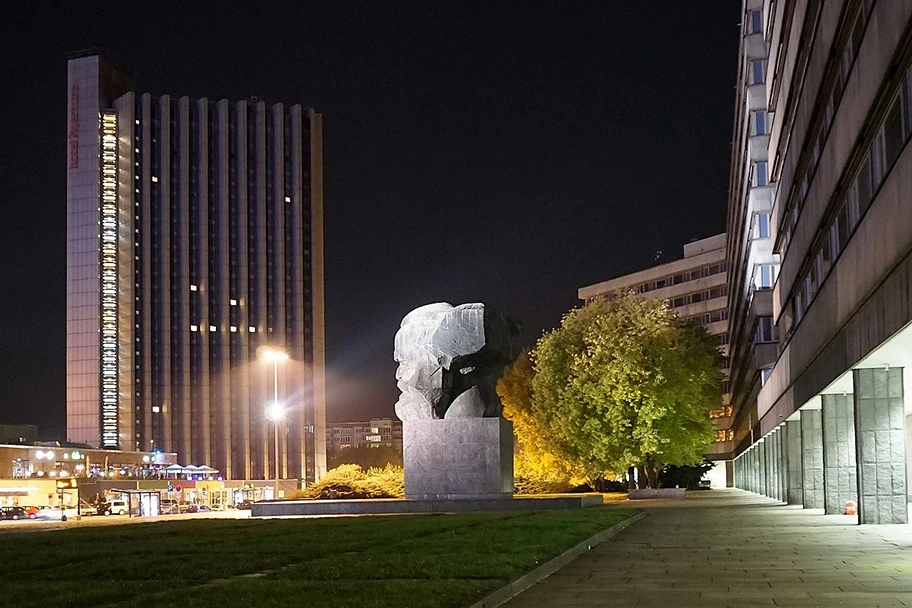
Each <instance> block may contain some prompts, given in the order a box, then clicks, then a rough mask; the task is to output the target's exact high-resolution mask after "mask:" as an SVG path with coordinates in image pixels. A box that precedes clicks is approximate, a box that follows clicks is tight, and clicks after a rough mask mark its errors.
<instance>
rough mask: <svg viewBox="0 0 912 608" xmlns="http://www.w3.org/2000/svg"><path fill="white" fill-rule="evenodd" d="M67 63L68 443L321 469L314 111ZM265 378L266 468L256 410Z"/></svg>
mask: <svg viewBox="0 0 912 608" xmlns="http://www.w3.org/2000/svg"><path fill="white" fill-rule="evenodd" d="M132 89H133V87H132V82H131V79H130V78H129V76H127V75H126V73H125V72H124V71H123V70H121V69H119V68H117V67H115V66H114V65H112V64H111V63H110V62H109V61H107V60H106V59H105V58H104V57H101V56H99V55H97V54H90V53H83V54H80V55H74V56H73V57H72V58H71V59H70V60H69V62H68V88H67V93H68V108H67V118H68V130H67V438H68V440H70V441H75V442H82V443H86V444H89V445H92V446H95V447H99V448H104V449H110V450H127V451H130V450H141V451H147V450H148V451H151V450H157V449H160V450H163V451H166V452H175V453H176V454H177V457H178V460H179V462H181V463H182V464H190V463H193V464H209V465H211V466H213V467H215V468H217V469H219V470H220V472H221V474H222V475H223V476H225V477H227V478H238V479H258V478H272V477H274V476H275V472H276V466H278V472H279V475H280V476H281V477H289V478H301V479H307V480H314V479H316V478H318V477H319V476H321V475H322V473H323V471H324V470H325V437H326V433H325V397H324V394H325V380H324V362H323V361H324V351H323V341H324V338H323V228H322V222H323V217H322V216H323V178H322V115H321V114H320V113H319V112H318V111H315V110H313V109H310V108H304V107H302V106H300V105H286V104H281V103H278V104H271V105H268V104H266V103H265V102H263V101H258V100H249V101H238V102H230V101H228V100H224V99H223V100H219V101H210V100H209V99H205V98H203V99H194V100H191V99H189V98H187V97H171V96H168V95H163V96H158V97H156V96H152V95H149V94H139V93H136V92H134V91H133V90H132ZM264 346H271V347H280V348H283V349H285V350H286V351H287V352H288V353H289V355H290V359H289V360H288V361H287V362H283V363H281V364H280V365H278V366H277V367H278V394H279V398H280V401H282V402H283V405H284V410H285V413H286V414H285V418H284V420H283V421H282V422H281V423H280V424H281V426H280V430H281V431H282V432H281V433H280V436H281V438H280V446H279V447H280V450H279V451H280V462H279V463H276V462H275V457H274V453H275V446H274V443H273V442H274V439H273V437H274V433H273V429H272V427H271V424H272V423H271V422H269V421H268V420H267V419H266V416H265V414H264V408H265V405H266V404H267V403H268V402H270V401H272V399H273V390H274V384H273V381H274V378H273V371H274V370H273V365H272V364H271V363H267V362H263V361H259V360H258V359H257V356H256V353H257V350H258V349H259V348H261V347H264Z"/></svg>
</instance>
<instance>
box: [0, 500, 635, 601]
mask: <svg viewBox="0 0 912 608" xmlns="http://www.w3.org/2000/svg"><path fill="white" fill-rule="evenodd" d="M634 513H636V510H635V509H623V508H618V507H611V506H608V507H596V508H590V509H582V510H572V511H544V512H535V513H517V512H510V513H460V514H438V515H400V516H373V517H346V518H331V519H295V520H225V519H221V520H220V519H211V520H196V521H175V522H158V523H146V524H135V525H119V526H104V527H86V528H77V529H71V530H61V531H48V532H23V533H17V534H7V535H4V537H3V538H2V542H0V605H2V606H17V607H20V608H26V607H31V606H35V607H41V608H47V607H48V606H62V605H66V606H87V607H88V606H91V607H93V608H96V607H99V606H143V607H152V606H176V605H179V606H220V607H223V606H286V605H288V606H295V605H300V606H308V607H314V608H316V607H320V606H333V607H335V606H340V607H345V606H359V607H386V606H389V607H393V606H396V607H406V606H428V607H435V608H436V607H439V608H443V607H447V606H452V607H454V608H455V607H460V606H464V605H466V604H469V603H470V602H472V601H473V600H475V599H479V598H480V597H482V596H483V595H484V594H485V593H486V592H488V591H491V590H493V589H495V588H497V587H499V586H501V585H503V584H504V583H505V582H507V581H510V580H512V579H515V578H517V577H518V576H519V575H521V574H522V573H524V572H526V571H528V570H531V569H532V568H534V567H535V566H536V565H538V564H540V563H542V562H544V561H547V560H548V559H550V558H552V557H555V556H556V555H558V554H560V553H562V552H563V551H565V550H566V549H568V548H570V547H571V546H573V545H574V544H576V543H578V542H579V541H581V540H583V539H585V538H587V537H589V536H591V535H592V534H595V533H596V532H599V531H601V530H604V529H606V528H609V527H611V526H613V525H614V524H616V523H618V522H620V521H622V520H624V519H626V518H628V517H630V516H631V515H633V514H634Z"/></svg>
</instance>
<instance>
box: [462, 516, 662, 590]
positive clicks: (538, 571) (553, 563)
mask: <svg viewBox="0 0 912 608" xmlns="http://www.w3.org/2000/svg"><path fill="white" fill-rule="evenodd" d="M646 514H647V511H643V512H641V513H637V514H636V515H634V516H633V517H629V518H627V519H625V520H624V521H622V522H621V523H619V524H615V525H613V526H611V527H610V528H608V529H607V530H602V531H601V532H599V533H597V534H594V535H593V536H590V537H589V538H587V539H586V540H584V541H583V542H581V543H579V544H578V545H576V546H575V547H571V548H570V549H567V550H566V551H564V552H563V553H561V554H560V555H558V556H557V557H555V558H554V559H551V560H548V561H547V562H545V563H544V564H542V565H541V566H539V567H537V568H535V569H534V570H532V571H530V572H527V573H526V574H524V575H522V576H520V577H519V578H518V579H516V580H515V581H513V582H511V583H507V584H506V585H504V586H503V587H501V588H500V589H496V590H494V591H492V592H491V593H489V594H488V595H486V596H485V597H483V598H482V599H480V600H479V601H477V602H475V603H474V604H471V605H470V606H468V608H496V607H497V606H500V605H501V604H503V603H505V602H507V601H508V600H511V599H513V598H514V597H516V596H517V595H519V594H520V593H522V592H523V591H525V590H526V589H528V588H529V587H531V586H532V585H534V584H535V583H538V582H540V581H543V580H544V579H546V578H548V577H549V576H551V575H552V574H554V573H555V572H557V571H558V570H560V569H561V568H563V567H564V566H566V565H567V564H569V563H570V562H572V561H573V560H575V559H576V558H577V557H579V556H580V555H582V554H583V553H586V552H587V551H589V550H591V549H592V547H595V546H596V545H599V544H601V543H603V542H605V541H606V540H608V539H609V538H611V537H612V536H615V535H616V534H617V533H618V532H620V531H621V530H624V529H625V528H627V527H629V526H630V525H632V524H635V523H636V522H638V521H640V520H641V519H643V518H644V517H646Z"/></svg>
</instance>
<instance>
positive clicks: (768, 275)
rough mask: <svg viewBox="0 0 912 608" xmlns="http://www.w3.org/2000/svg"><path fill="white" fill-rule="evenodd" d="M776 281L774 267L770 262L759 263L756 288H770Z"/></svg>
mask: <svg viewBox="0 0 912 608" xmlns="http://www.w3.org/2000/svg"><path fill="white" fill-rule="evenodd" d="M775 282H776V267H775V266H773V265H772V264H761V265H760V266H759V267H758V268H757V289H772V288H773V283H775Z"/></svg>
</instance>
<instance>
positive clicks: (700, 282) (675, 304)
mask: <svg viewBox="0 0 912 608" xmlns="http://www.w3.org/2000/svg"><path fill="white" fill-rule="evenodd" d="M725 241H726V239H725V234H717V235H715V236H711V237H708V238H705V239H701V240H699V241H694V242H692V243H688V244H686V245H684V257H683V258H682V259H679V260H675V261H673V262H668V263H665V264H660V265H658V266H653V267H651V268H647V269H645V270H641V271H639V272H634V273H632V274H628V275H624V276H622V277H618V278H615V279H611V280H609V281H604V282H602V283H596V284H595V285H589V286H587V287H582V288H580V289H579V292H578V295H579V298H580V299H581V300H585V301H586V302H589V301H591V300H594V299H596V298H605V297H608V296H610V295H611V294H613V293H615V292H618V291H625V290H631V291H634V292H636V293H638V294H641V295H643V297H648V298H654V299H657V300H665V301H666V302H668V305H669V306H670V307H671V308H673V309H674V310H675V312H677V313H678V316H680V317H682V318H688V319H690V318H692V319H695V320H696V321H697V322H699V323H700V325H702V326H703V327H705V328H706V331H707V332H709V333H710V334H711V335H713V336H717V337H718V340H719V348H720V349H721V350H722V353H723V355H724V356H725V357H726V361H727V358H728V348H729V347H728V342H729V321H728V297H727V296H728V284H727V280H726V261H725V252H726V248H725ZM722 371H723V374H725V377H726V381H725V384H724V389H723V391H724V394H723V398H722V404H721V406H720V408H719V409H718V410H716V411H714V412H713V413H712V414H711V415H712V417H713V419H714V423H715V426H716V443H715V445H714V446H713V448H712V450H711V451H710V453H708V454H707V458H710V459H711V460H714V461H717V462H728V465H725V466H722V467H721V468H720V470H717V471H715V473H714V485H726V484H727V485H731V481H732V471H731V464H730V460H731V451H732V442H731V439H732V431H731V420H732V418H731V415H732V406H731V400H730V395H729V389H728V381H727V377H728V368H727V366H726V368H725V369H723V370H722ZM726 470H727V474H726Z"/></svg>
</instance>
